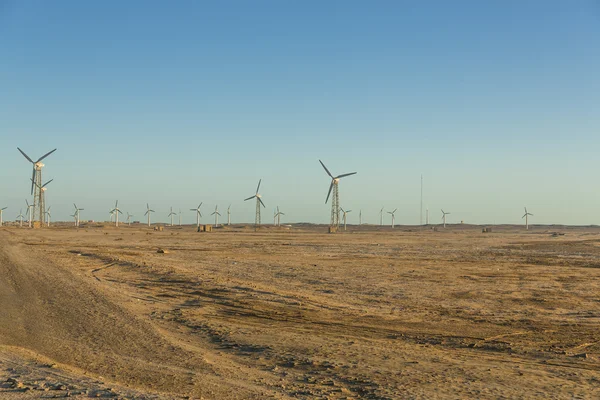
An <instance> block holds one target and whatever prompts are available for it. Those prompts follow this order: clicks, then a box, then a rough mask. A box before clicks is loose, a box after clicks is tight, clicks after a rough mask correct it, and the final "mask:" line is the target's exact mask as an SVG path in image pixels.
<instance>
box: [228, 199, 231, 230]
mask: <svg viewBox="0 0 600 400" xmlns="http://www.w3.org/2000/svg"><path fill="white" fill-rule="evenodd" d="M227 225H231V204H230V205H229V207H227Z"/></svg>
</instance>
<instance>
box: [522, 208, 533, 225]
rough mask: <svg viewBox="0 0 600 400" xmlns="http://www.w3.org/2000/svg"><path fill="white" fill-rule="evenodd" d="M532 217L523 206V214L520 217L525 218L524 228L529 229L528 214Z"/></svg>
mask: <svg viewBox="0 0 600 400" xmlns="http://www.w3.org/2000/svg"><path fill="white" fill-rule="evenodd" d="M530 215H531V216H532V217H533V214H531V213H529V212H527V207H525V214H523V216H522V217H521V219H523V218H525V229H526V230H529V216H530Z"/></svg>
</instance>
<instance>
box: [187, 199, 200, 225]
mask: <svg viewBox="0 0 600 400" xmlns="http://www.w3.org/2000/svg"><path fill="white" fill-rule="evenodd" d="M201 206H202V203H200V204H198V208H190V211H196V228H200V217H202V213H201V212H200V207H201Z"/></svg>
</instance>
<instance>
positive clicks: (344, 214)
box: [340, 207, 352, 230]
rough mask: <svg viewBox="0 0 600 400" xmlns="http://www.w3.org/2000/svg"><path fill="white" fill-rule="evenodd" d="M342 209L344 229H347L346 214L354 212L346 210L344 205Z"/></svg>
mask: <svg viewBox="0 0 600 400" xmlns="http://www.w3.org/2000/svg"><path fill="white" fill-rule="evenodd" d="M340 211H341V212H342V214H343V218H344V230H346V216H347V215H348V213H349V212H352V210H347V211H344V209H343V208H342V207H340Z"/></svg>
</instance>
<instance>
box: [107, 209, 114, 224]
mask: <svg viewBox="0 0 600 400" xmlns="http://www.w3.org/2000/svg"><path fill="white" fill-rule="evenodd" d="M108 213H109V214H110V222H113V218H114V217H115V211H114V210H110V211H109V212H108Z"/></svg>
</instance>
